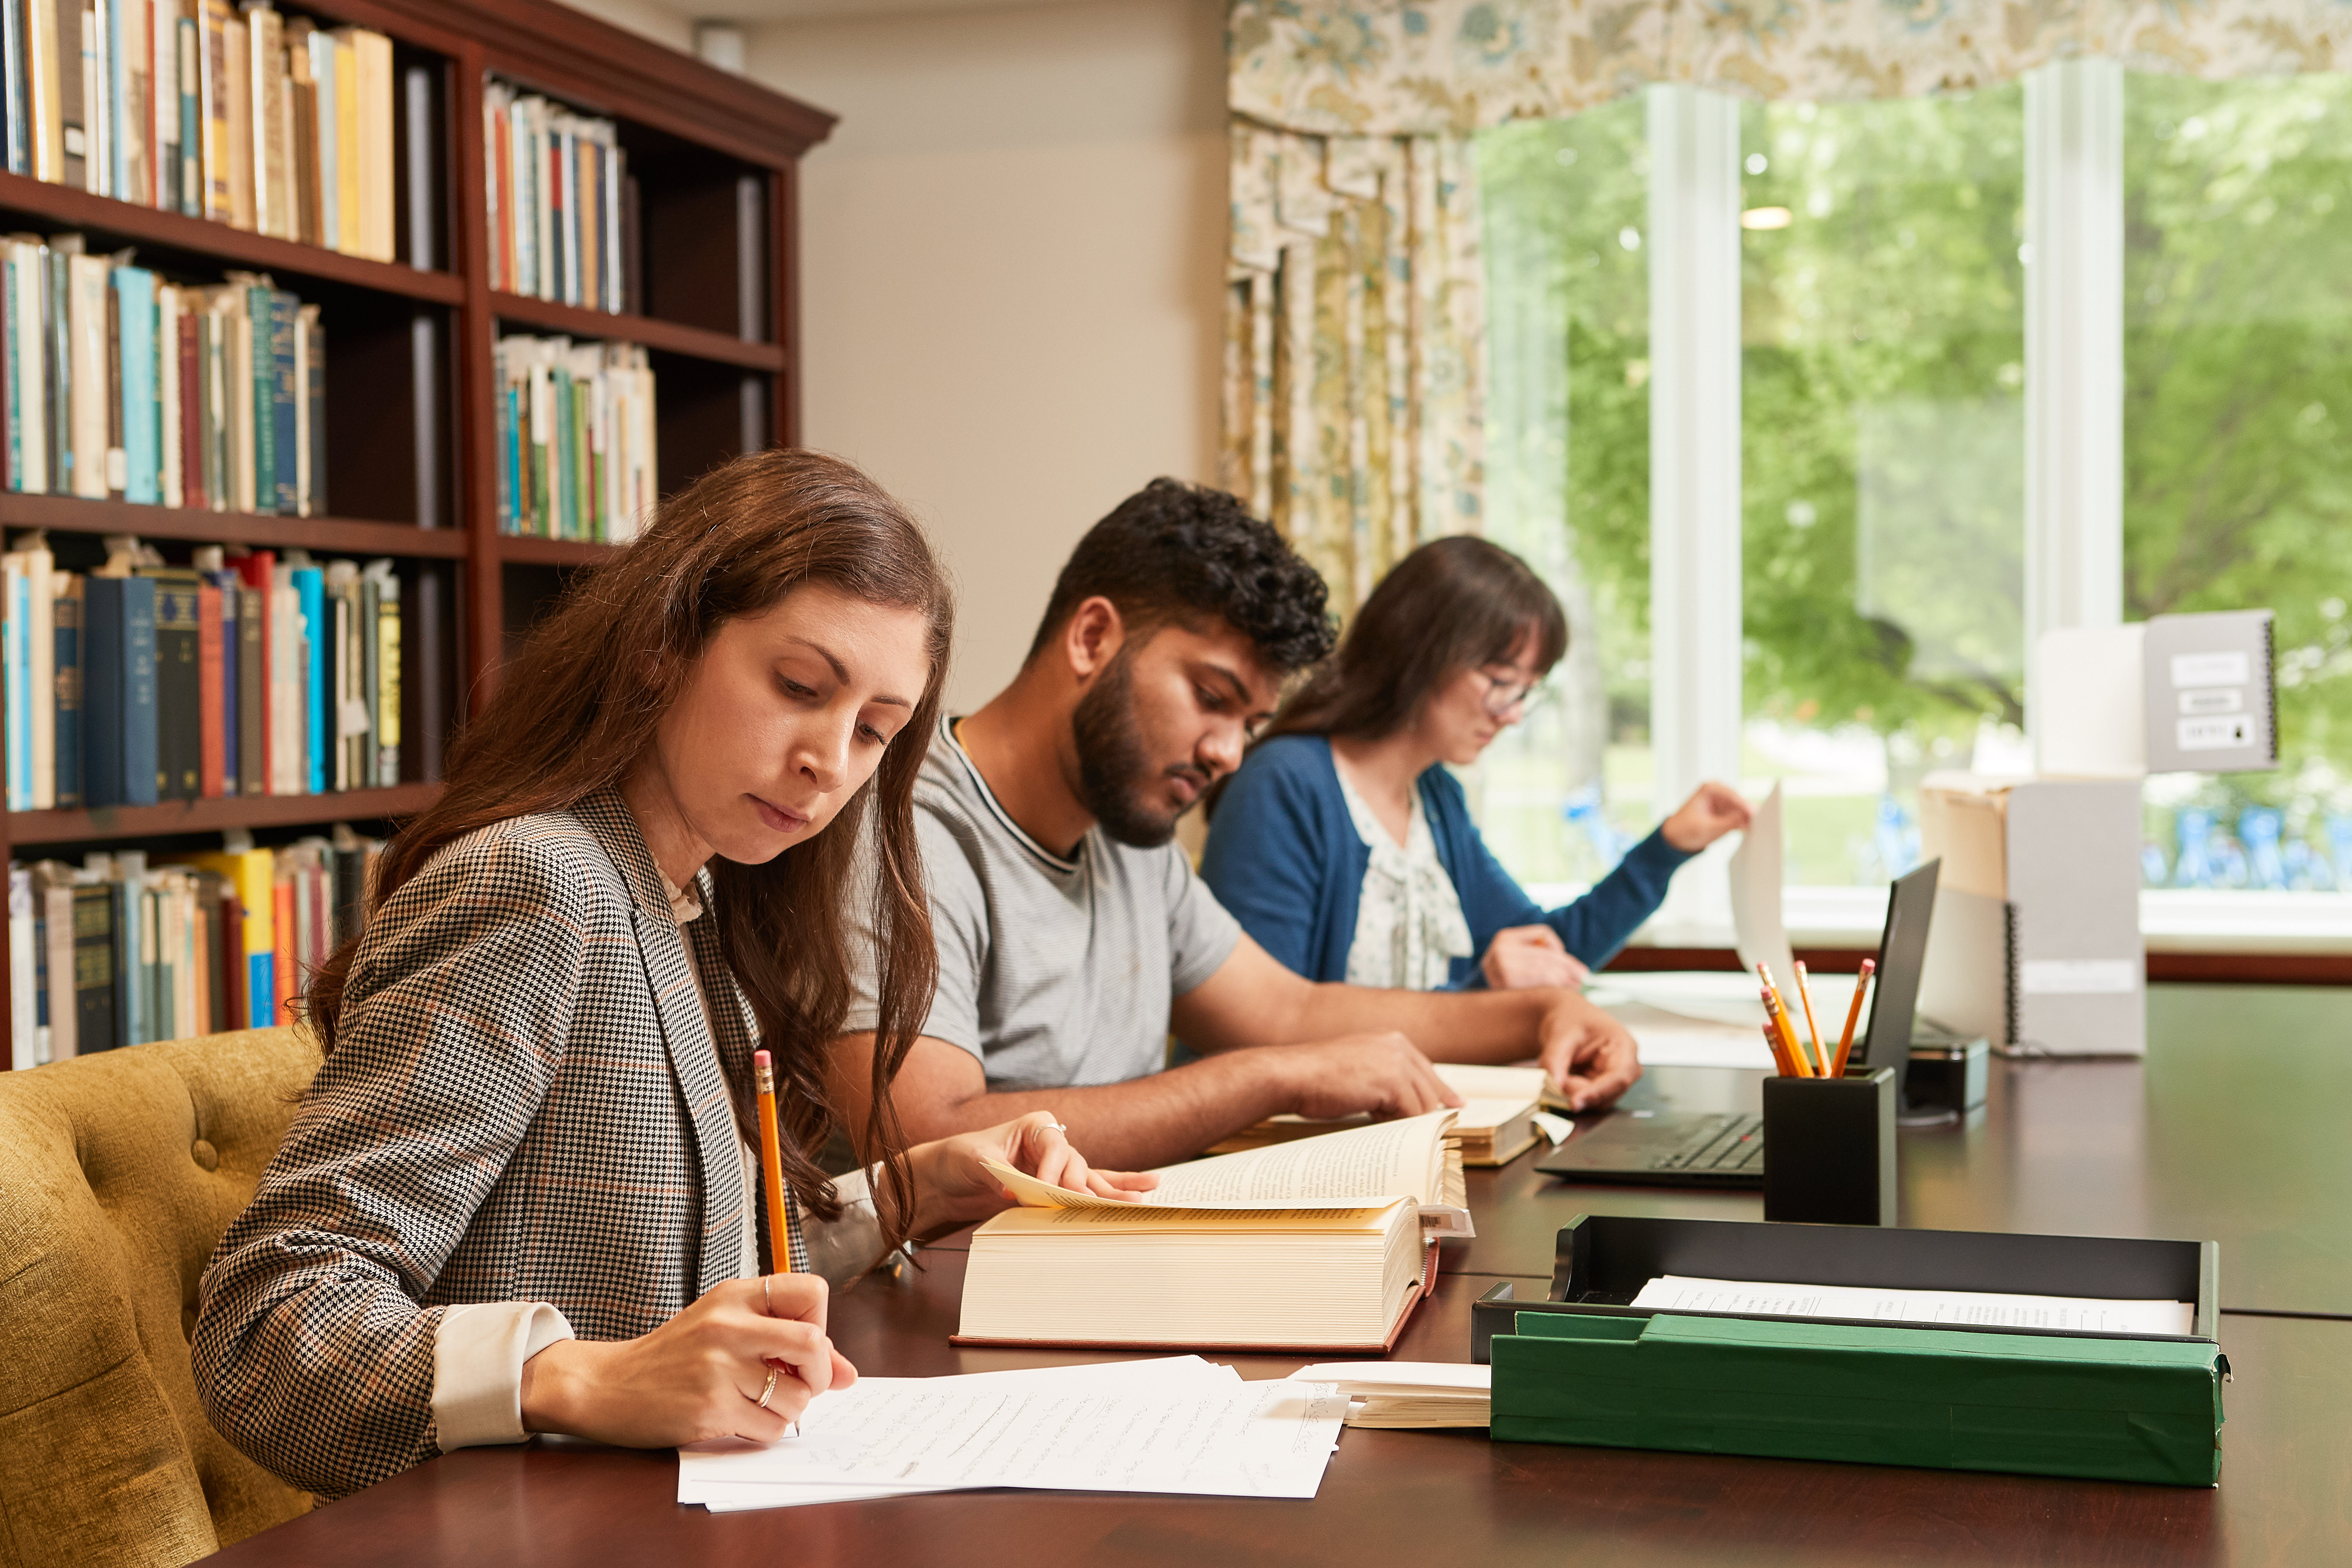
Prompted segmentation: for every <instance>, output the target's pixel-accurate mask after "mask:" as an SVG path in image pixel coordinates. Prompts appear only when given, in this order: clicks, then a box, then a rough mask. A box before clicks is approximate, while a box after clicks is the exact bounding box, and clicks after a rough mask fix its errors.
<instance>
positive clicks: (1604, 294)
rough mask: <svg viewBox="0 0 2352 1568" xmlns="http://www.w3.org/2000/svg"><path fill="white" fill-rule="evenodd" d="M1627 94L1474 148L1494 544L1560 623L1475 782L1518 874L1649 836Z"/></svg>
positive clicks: (1636, 103) (1637, 139)
mask: <svg viewBox="0 0 2352 1568" xmlns="http://www.w3.org/2000/svg"><path fill="white" fill-rule="evenodd" d="M1477 158H1478V179H1479V188H1480V191H1481V193H1482V200H1483V202H1484V224H1483V227H1484V233H1483V234H1482V236H1481V242H1482V244H1483V246H1484V247H1485V253H1486V280H1487V339H1488V349H1487V364H1488V393H1487V405H1486V451H1487V458H1486V472H1487V489H1486V534H1487V537H1489V538H1491V539H1493V540H1494V541H1495V542H1496V543H1498V544H1501V545H1503V546H1504V547H1505V548H1507V549H1509V550H1512V551H1516V552H1517V553H1518V554H1519V555H1521V556H1522V557H1524V558H1525V559H1526V560H1528V562H1529V563H1532V564H1533V565H1534V566H1535V568H1536V570H1537V571H1538V572H1539V573H1541V574H1543V576H1544V580H1545V581H1546V582H1548V583H1549V584H1551V588H1552V591H1553V592H1554V593H1556V594H1557V595H1559V600H1560V604H1561V605H1562V606H1563V607H1564V608H1565V609H1566V610H1567V612H1568V621H1569V651H1568V657H1567V658H1566V659H1564V660H1563V661H1562V662H1561V666H1560V668H1559V669H1558V670H1556V671H1555V672H1554V673H1553V676H1552V679H1551V682H1550V687H1549V690H1548V691H1547V694H1546V700H1544V701H1543V702H1542V703H1540V704H1539V705H1538V707H1536V708H1535V709H1534V710H1532V711H1531V712H1529V714H1528V717H1527V719H1526V721H1523V722H1522V723H1520V724H1518V725H1517V726H1516V727H1514V728H1513V729H1510V730H1507V731H1504V733H1503V736H1502V738H1501V739H1499V740H1497V741H1496V742H1495V744H1494V745H1493V746H1492V747H1491V748H1489V749H1488V751H1487V752H1486V757H1485V759H1483V761H1482V762H1481V764H1480V766H1479V769H1478V777H1477V780H1476V786H1477V800H1478V807H1479V816H1480V820H1481V825H1482V828H1483V830H1484V832H1485V834H1486V839H1487V842H1488V844H1489V845H1490V846H1492V847H1493V848H1494V850H1495V853H1496V856H1497V857H1498V858H1501V859H1502V861H1503V863H1504V864H1505V865H1507V866H1509V867H1511V868H1513V870H1514V871H1515V872H1516V873H1517V875H1518V877H1519V878H1520V879H1521V880H1523V881H1529V882H1536V883H1544V884H1552V883H1569V884H1583V883H1590V882H1592V881H1595V880H1598V879H1600V878H1601V876H1603V875H1605V874H1606V873H1607V872H1608V870H1609V868H1611V867H1612V866H1613V865H1615V864H1616V863H1617V860H1618V858H1619V857H1620V856H1622V854H1623V853H1624V852H1625V850H1626V849H1628V848H1630V847H1633V844H1635V843H1636V842H1638V841H1639V840H1640V839H1641V837H1643V835H1644V834H1646V833H1648V832H1649V830H1650V827H1651V826H1652V823H1651V802H1650V794H1651V770H1650V687H1649V657H1650V402H1649V392H1648V389H1647V385H1646V383H1647V381H1648V379H1649V359H1648V355H1649V342H1650V275H1649V261H1648V258H1647V257H1645V256H1644V255H1643V251H1642V242H1643V234H1644V232H1645V231H1646V229H1647V226H1648V222H1649V219H1648V196H1647V191H1648V184H1647V182H1648V178H1649V171H1648V166H1647V160H1646V158H1645V157H1644V155H1643V114H1642V103H1641V100H1639V99H1629V100H1622V101H1620V102H1617V103H1614V104H1612V105H1610V106H1609V107H1607V108H1605V109H1601V110H1595V111H1593V112H1592V113H1590V114H1582V115H1579V116H1577V117H1576V118H1575V119H1573V120H1547V121H1530V122H1528V123H1524V124H1518V125H1511V126H1506V127H1504V128H1503V129H1501V130H1498V131H1494V132H1488V133H1487V134H1486V135H1485V136H1482V137H1480V138H1479V140H1478V146H1477Z"/></svg>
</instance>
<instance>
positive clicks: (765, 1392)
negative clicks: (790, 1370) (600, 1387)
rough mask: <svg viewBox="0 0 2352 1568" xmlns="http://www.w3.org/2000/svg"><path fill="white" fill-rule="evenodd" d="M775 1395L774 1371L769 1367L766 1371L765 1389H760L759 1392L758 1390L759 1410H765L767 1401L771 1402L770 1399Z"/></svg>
mask: <svg viewBox="0 0 2352 1568" xmlns="http://www.w3.org/2000/svg"><path fill="white" fill-rule="evenodd" d="M775 1393H776V1369H775V1368H774V1367H770V1368H769V1369H768V1385H767V1386H766V1387H765V1388H762V1389H761V1390H760V1408H761V1409H762V1410H765V1409H766V1408H767V1407H768V1401H769V1400H771V1399H772V1398H773V1397H775Z"/></svg>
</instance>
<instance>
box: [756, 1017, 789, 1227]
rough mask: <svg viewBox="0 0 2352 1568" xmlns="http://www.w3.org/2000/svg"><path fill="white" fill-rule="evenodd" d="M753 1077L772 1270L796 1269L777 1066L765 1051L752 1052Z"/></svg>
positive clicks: (761, 1176)
mask: <svg viewBox="0 0 2352 1568" xmlns="http://www.w3.org/2000/svg"><path fill="white" fill-rule="evenodd" d="M751 1081H752V1082H753V1083H754V1084H755V1085H756V1086H757V1087H758V1089H759V1090H760V1184H761V1190H762V1191H763V1192H764V1193H765V1194H767V1199H768V1250H769V1252H770V1253H771V1254H772V1258H770V1261H769V1272H770V1273H772V1274H790V1273H791V1272H792V1271H793V1230H792V1222H791V1220H790V1218H789V1217H788V1215H789V1211H787V1210H786V1208H785V1207H784V1154H783V1140H782V1135H781V1134H779V1133H778V1132H777V1131H776V1068H775V1064H774V1063H772V1061H770V1060H769V1059H768V1053H767V1052H765V1051H753V1052H752V1053H751Z"/></svg>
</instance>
